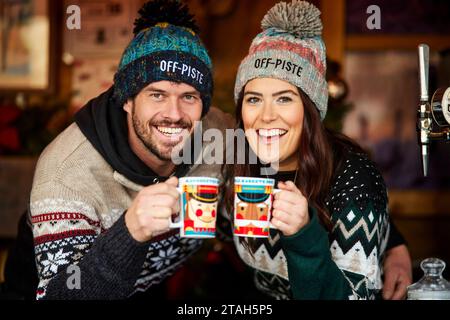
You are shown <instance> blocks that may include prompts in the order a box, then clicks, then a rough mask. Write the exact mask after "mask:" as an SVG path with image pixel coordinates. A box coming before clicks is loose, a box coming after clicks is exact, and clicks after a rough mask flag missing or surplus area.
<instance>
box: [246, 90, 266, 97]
mask: <svg viewBox="0 0 450 320" xmlns="http://www.w3.org/2000/svg"><path fill="white" fill-rule="evenodd" d="M247 94H251V95H254V96H258V97H262V93H259V92H254V91H246V92H244V96H245V95H247Z"/></svg>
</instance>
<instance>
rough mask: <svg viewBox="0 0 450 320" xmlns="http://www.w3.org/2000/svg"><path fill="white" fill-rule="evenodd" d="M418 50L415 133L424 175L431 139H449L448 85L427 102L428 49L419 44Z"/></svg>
mask: <svg viewBox="0 0 450 320" xmlns="http://www.w3.org/2000/svg"><path fill="white" fill-rule="evenodd" d="M418 50H419V83H420V103H419V108H418V110H417V135H418V140H419V144H420V150H421V154H422V169H423V175H424V176H425V177H426V176H427V174H428V164H429V155H430V144H431V141H433V140H446V141H450V87H449V88H447V89H444V88H439V89H438V90H436V92H435V93H434V94H433V97H432V99H431V103H430V102H429V95H428V68H429V53H430V49H429V47H428V45H426V44H420V45H419V47H418Z"/></svg>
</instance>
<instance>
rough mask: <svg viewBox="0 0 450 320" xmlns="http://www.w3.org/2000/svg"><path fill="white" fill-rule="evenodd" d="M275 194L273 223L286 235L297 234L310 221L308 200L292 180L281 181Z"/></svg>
mask: <svg viewBox="0 0 450 320" xmlns="http://www.w3.org/2000/svg"><path fill="white" fill-rule="evenodd" d="M278 188H279V189H281V191H280V192H278V193H276V194H275V197H274V199H275V200H274V202H273V211H272V224H273V225H274V226H275V227H276V228H277V229H278V230H280V231H281V232H282V233H283V234H284V235H285V236H291V235H293V234H296V233H297V232H298V231H299V230H300V229H301V228H303V227H304V226H305V225H306V224H307V223H308V222H309V214H308V200H306V198H305V197H304V196H303V194H302V193H301V191H300V190H299V189H298V188H297V187H296V186H295V184H294V183H293V182H292V181H286V182H279V183H278Z"/></svg>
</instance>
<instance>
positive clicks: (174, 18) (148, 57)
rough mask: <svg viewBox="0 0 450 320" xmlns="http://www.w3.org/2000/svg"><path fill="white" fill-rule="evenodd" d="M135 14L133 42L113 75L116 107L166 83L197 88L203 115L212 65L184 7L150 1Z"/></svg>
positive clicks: (165, 0) (160, 0)
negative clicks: (138, 16)
mask: <svg viewBox="0 0 450 320" xmlns="http://www.w3.org/2000/svg"><path fill="white" fill-rule="evenodd" d="M139 14H140V18H139V19H136V21H135V23H134V24H135V28H134V34H135V36H134V39H133V40H132V41H131V42H130V44H129V45H128V47H127V48H126V49H125V52H124V53H123V55H122V59H121V61H120V64H119V68H118V70H117V72H116V74H115V76H114V97H115V99H116V101H117V102H118V104H119V105H120V106H122V105H123V104H124V103H125V102H126V101H127V99H129V98H132V97H134V96H136V95H137V94H138V93H139V92H140V91H141V90H142V89H143V88H144V87H146V86H147V85H148V84H150V83H152V82H156V81H162V80H168V81H173V82H182V83H186V84H189V85H191V86H192V87H194V88H195V89H197V90H198V91H199V92H200V95H201V98H202V102H203V110H202V115H204V114H206V113H207V112H208V110H209V106H210V104H211V98H212V91H213V77H212V64H211V59H210V58H209V56H208V52H207V50H206V48H205V47H204V45H203V44H202V42H201V40H200V38H199V37H198V35H197V31H198V27H197V26H196V24H195V21H194V20H193V16H192V15H191V14H189V11H188V8H187V6H186V5H181V4H180V2H179V1H176V0H154V1H149V2H147V3H146V4H145V5H144V6H143V7H142V8H141V9H140V10H139Z"/></svg>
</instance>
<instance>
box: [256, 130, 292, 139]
mask: <svg viewBox="0 0 450 320" xmlns="http://www.w3.org/2000/svg"><path fill="white" fill-rule="evenodd" d="M258 133H259V135H260V136H263V137H274V136H281V135H283V134H285V133H286V130H283V129H259V131H258Z"/></svg>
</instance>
